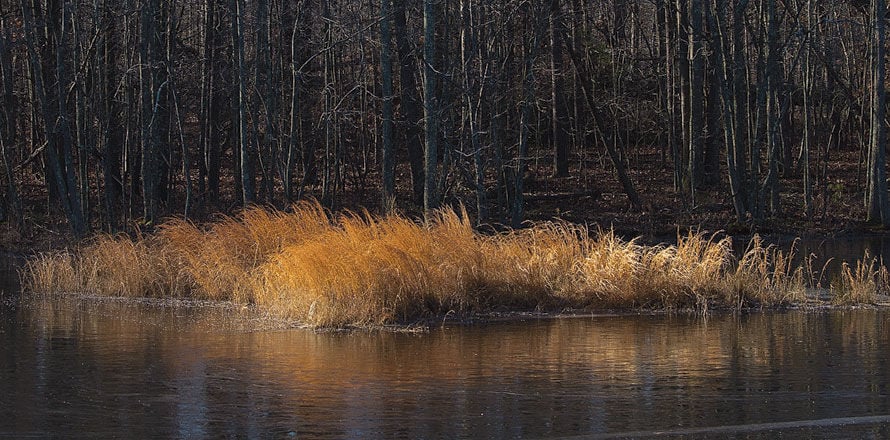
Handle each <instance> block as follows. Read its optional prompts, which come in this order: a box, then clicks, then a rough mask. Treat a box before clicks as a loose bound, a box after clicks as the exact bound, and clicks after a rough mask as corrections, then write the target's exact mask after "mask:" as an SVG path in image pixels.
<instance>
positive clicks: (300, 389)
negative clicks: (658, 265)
mask: <svg viewBox="0 0 890 440" xmlns="http://www.w3.org/2000/svg"><path fill="white" fill-rule="evenodd" d="M0 275H2V278H0V279H2V280H3V282H2V283H0V290H3V291H5V292H6V293H4V294H3V295H4V296H3V300H2V301H0V303H2V305H0V438H6V437H14V438H22V437H34V438H45V437H65V438H68V437H72V436H73V437H89V438H97V437H98V438H109V437H122V438H130V437H135V438H170V437H173V438H220V437H235V438H412V439H413V438H461V437H464V438H519V437H522V438H550V437H572V436H589V437H592V438H602V437H606V438H607V437H608V435H610V434H615V435H617V436H619V437H621V436H627V435H630V436H639V437H652V436H656V435H659V436H663V437H669V438H686V437H694V438H727V437H730V438H775V437H777V436H782V437H785V438H812V437H831V438H837V437H841V438H887V437H890V417H888V415H890V399H888V392H890V389H888V388H890V351H888V350H887V349H886V345H887V342H888V340H890V311H877V310H847V311H840V310H837V311H821V312H787V313H757V314H750V315H742V316H719V315H718V316H711V317H709V318H707V319H703V318H700V317H699V318H696V317H684V316H619V317H588V318H575V319H553V320H531V321H525V322H512V323H495V324H487V325H474V326H464V327H448V328H444V329H434V330H432V331H430V332H429V333H419V334H412V333H389V332H370V333H369V332H328V333H316V332H312V331H308V330H300V329H292V330H263V329H262V325H263V321H258V320H256V318H257V317H256V316H252V315H251V314H250V313H249V312H244V311H240V310H236V309H233V308H226V307H209V308H207V307H204V308H199V307H177V308H170V307H162V306H158V305H154V304H151V303H144V302H143V303H133V302H124V301H118V300H80V299H58V298H55V299H52V298H36V299H28V300H24V301H20V300H19V299H18V297H17V296H14V295H11V294H10V293H9V292H14V289H15V285H14V278H13V277H11V272H10V271H9V268H8V267H6V266H0Z"/></svg>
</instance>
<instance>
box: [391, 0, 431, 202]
mask: <svg viewBox="0 0 890 440" xmlns="http://www.w3.org/2000/svg"><path fill="white" fill-rule="evenodd" d="M393 12H394V16H393V25H394V30H395V34H396V35H395V37H396V47H397V48H398V51H399V83H400V86H401V90H400V94H401V100H400V104H399V106H400V108H401V111H400V113H401V115H402V118H403V124H404V126H405V146H406V147H407V150H408V163H409V164H410V165H411V182H412V188H413V189H414V199H415V202H417V204H422V203H423V199H424V185H425V179H424V154H423V151H424V147H423V144H422V142H423V140H422V139H421V130H420V118H421V108H420V104H419V101H420V100H419V98H418V96H417V79H416V77H415V73H416V70H417V62H416V54H415V50H414V48H413V47H412V44H411V42H410V40H409V34H408V25H407V17H406V14H407V10H406V9H405V0H393Z"/></svg>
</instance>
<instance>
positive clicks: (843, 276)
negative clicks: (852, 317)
mask: <svg viewBox="0 0 890 440" xmlns="http://www.w3.org/2000/svg"><path fill="white" fill-rule="evenodd" d="M831 292H832V294H833V297H832V299H833V300H834V302H836V303H838V304H874V303H876V302H877V300H878V295H887V294H888V293H890V273H888V272H887V267H885V266H884V262H883V260H880V259H878V258H875V257H871V256H869V254H868V252H866V253H865V255H864V256H863V257H862V259H861V260H859V261H857V262H856V263H855V264H854V265H852V266H851V265H850V264H849V263H847V262H846V261H844V262H843V263H842V264H841V273H840V275H839V276H838V277H836V278H835V279H834V280H832V282H831Z"/></svg>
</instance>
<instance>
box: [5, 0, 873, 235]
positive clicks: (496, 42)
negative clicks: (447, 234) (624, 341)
mask: <svg viewBox="0 0 890 440" xmlns="http://www.w3.org/2000/svg"><path fill="white" fill-rule="evenodd" d="M884 3H885V2H884V0H870V1H865V0H850V1H839V2H826V1H815V0H736V1H728V0H638V1H634V0H540V1H534V0H484V1H483V0H455V1H444V0H423V1H414V2H411V1H407V0H369V1H344V0H293V1H290V0H288V1H285V0H252V1H247V0H176V1H161V0H8V1H3V2H2V3H0V101H2V112H0V153H2V158H0V159H2V167H0V182H2V189H0V198H2V203H0V205H2V214H3V218H4V219H5V220H6V221H10V222H22V221H23V219H24V216H25V212H26V211H27V210H28V209H29V206H31V205H36V204H40V203H42V201H41V200H33V197H32V198H31V199H27V197H23V195H22V194H32V195H33V194H35V190H34V188H35V185H36V186H39V187H42V188H44V189H43V190H41V191H37V192H36V193H38V194H41V197H45V202H46V204H47V205H48V206H51V207H53V208H58V209H60V210H61V212H63V213H64V215H65V217H66V218H67V219H68V222H69V224H70V226H71V228H72V230H73V231H74V232H75V233H77V234H83V233H85V232H87V231H88V230H90V229H94V228H103V229H108V230H117V229H119V228H121V227H122V225H124V224H126V223H127V222H129V221H133V220H135V219H140V220H142V221H144V222H146V223H154V222H156V221H157V220H158V219H159V218H160V217H162V216H165V215H173V214H175V215H184V216H187V217H188V216H193V215H198V214H206V213H210V212H215V211H228V210H230V209H232V208H233V207H236V206H242V205H245V204H251V203H262V204H270V205H276V206H286V205H287V204H288V203H290V202H292V201H295V200H297V199H300V198H304V197H307V196H312V197H315V198H317V199H319V200H320V201H321V202H322V203H324V204H326V205H330V206H334V205H336V204H337V203H342V202H341V201H342V198H343V195H344V194H346V193H348V192H352V193H356V194H364V195H366V196H367V197H368V198H367V199H365V200H364V201H363V203H364V204H366V205H373V206H379V207H380V208H381V209H383V210H388V209H393V208H395V207H397V206H400V205H401V206H405V205H410V206H415V207H418V209H423V210H430V209H434V208H435V207H437V206H439V205H440V204H441V203H443V202H446V201H455V200H456V201H461V202H463V203H465V204H466V205H467V206H468V207H470V208H471V210H473V211H474V212H475V214H476V216H477V217H478V218H479V221H502V222H506V223H512V224H519V223H520V222H521V221H522V220H523V218H524V215H525V214H524V212H523V210H524V206H525V200H524V197H525V194H526V192H527V190H526V187H525V186H524V185H525V184H526V176H527V170H528V167H529V164H530V162H531V161H533V160H534V161H536V162H540V161H542V160H545V161H548V162H549V163H551V164H552V166H551V169H552V176H553V177H552V178H553V179H559V178H563V177H566V176H570V175H572V174H579V173H585V172H588V169H589V168H591V167H608V169H609V170H610V172H611V175H612V176H614V179H615V180H616V181H617V182H619V183H620V187H621V188H622V189H623V191H624V193H625V194H626V197H627V202H628V206H629V207H630V208H631V209H642V207H643V206H644V205H645V203H644V200H643V197H644V196H643V195H641V191H640V190H639V189H638V186H639V183H638V182H635V181H634V179H633V174H632V173H631V171H632V170H631V167H632V166H633V164H632V161H631V160H630V158H631V157H633V156H634V155H635V154H636V152H637V151H639V150H641V149H646V148H648V149H654V150H656V151H658V152H660V154H661V157H662V161H661V163H660V164H658V166H659V167H662V168H663V169H664V170H665V171H666V172H669V173H671V174H672V176H673V182H674V184H673V190H674V191H676V192H677V193H679V194H682V196H683V200H684V203H686V204H687V205H688V206H695V205H696V203H698V201H699V198H700V194H701V192H702V191H704V190H705V189H710V188H718V189H719V191H721V193H722V194H724V195H725V197H726V198H727V199H728V200H731V202H732V206H733V209H734V212H735V215H736V217H737V219H738V221H739V222H756V221H760V220H763V219H766V218H770V217H774V216H779V215H782V212H783V211H782V210H783V206H782V203H783V202H782V200H783V199H782V197H781V195H782V194H783V192H785V191H786V189H785V188H782V183H783V181H784V180H783V179H784V178H786V177H789V176H792V175H793V176H799V177H801V179H800V181H801V182H802V185H803V188H802V189H800V193H802V194H803V198H804V200H803V201H802V206H803V207H804V208H803V209H805V211H806V213H808V214H809V215H812V214H813V213H814V210H815V209H816V204H815V203H814V199H815V197H816V195H817V194H822V195H823V197H825V193H826V192H827V191H828V190H827V189H826V186H827V185H828V182H829V178H828V177H827V170H828V169H829V165H830V164H831V163H832V161H833V160H835V159H834V155H833V153H834V152H836V151H840V150H842V149H858V151H860V157H861V161H860V166H861V167H862V169H863V170H864V175H865V178H864V179H863V181H862V182H863V184H862V191H861V194H863V203H865V204H866V206H867V208H868V209H867V210H866V212H867V213H868V219H869V220H871V221H874V222H877V223H882V224H884V225H885V226H886V225H890V205H888V200H887V183H886V172H885V169H886V156H885V149H886V142H887V141H886V114H885V110H884V108H885V106H886V96H885V91H884V88H885V87H884V83H885V76H886V75H885V58H886V54H885V30H884V29H885V23H884V22H885V19H886V16H887V13H886V5H885V4H884ZM591 151H603V152H604V156H603V157H605V158H607V160H606V161H590V160H587V159H586V158H588V157H589V156H590V152H591ZM656 171H657V170H656ZM409 182H410V184H409ZM795 182H797V180H795ZM397 183H404V184H403V185H399V184H397ZM578 190H579V191H581V190H583V188H578ZM25 199H27V200H25Z"/></svg>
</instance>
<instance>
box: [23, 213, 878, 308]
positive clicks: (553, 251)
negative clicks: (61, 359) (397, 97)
mask: <svg viewBox="0 0 890 440" xmlns="http://www.w3.org/2000/svg"><path fill="white" fill-rule="evenodd" d="M793 260H794V252H793V249H792V251H791V252H787V253H783V252H781V251H780V250H778V249H777V248H775V247H771V246H764V245H763V243H762V241H761V240H760V239H759V238H758V237H755V239H754V240H752V242H751V243H750V245H749V248H748V251H747V252H746V253H745V254H743V255H742V256H741V258H738V259H737V258H735V257H734V256H733V252H732V242H731V240H730V239H729V238H718V237H716V236H711V237H708V236H704V235H702V234H692V233H691V234H688V235H686V236H681V237H678V242H677V244H676V245H673V246H668V245H660V246H644V245H641V244H639V243H637V241H636V240H631V241H625V240H622V239H620V238H619V237H617V236H616V235H615V234H614V232H612V231H602V230H598V231H596V232H594V233H591V232H590V231H588V229H587V228H586V227H584V226H579V225H574V224H570V223H566V222H547V223H540V224H535V225H533V226H531V227H529V228H526V229H522V230H515V231H508V232H505V233H501V234H497V235H492V236H486V235H482V234H479V233H477V232H476V231H474V230H473V228H472V224H471V222H470V221H469V218H468V215H467V213H466V212H465V211H463V210H461V211H453V210H442V211H440V212H438V213H437V214H436V215H435V216H433V218H432V219H430V220H428V221H427V222H426V223H419V222H416V221H412V220H410V219H406V218H404V217H399V216H387V217H379V216H373V215H370V214H368V213H367V212H365V213H362V214H355V213H348V212H347V213H344V214H341V215H339V216H334V215H332V214H331V213H329V212H327V211H326V210H324V209H323V208H322V207H321V206H320V205H319V204H317V203H310V202H304V203H299V204H297V205H294V206H293V207H292V209H291V210H289V211H288V212H283V211H268V210H265V209H262V208H250V209H247V210H245V211H244V212H242V213H241V214H239V215H237V216H235V217H221V218H220V219H218V220H217V221H215V222H212V223H210V224H207V225H195V224H192V223H189V222H186V221H183V220H170V221H168V222H166V223H164V224H163V225H162V226H161V227H160V229H159V231H158V233H157V234H155V235H153V236H148V237H143V236H137V237H136V238H135V239H131V238H129V237H127V236H98V237H96V238H94V239H93V240H92V241H89V242H87V243H85V244H84V245H82V246H80V247H79V248H77V249H76V250H73V251H62V252H57V253H52V254H44V255H41V256H38V257H37V258H35V259H32V260H31V261H30V262H29V263H28V264H27V266H26V267H25V269H24V279H25V286H26V289H28V290H30V291H33V292H59V291H73V292H90V293H95V294H101V295H124V296H176V297H181V296H188V297H196V298H205V299H214V300H228V301H236V302H242V303H253V304H256V305H258V306H260V307H262V308H264V309H266V310H269V311H270V312H273V313H275V314H276V315H278V316H282V317H286V318H289V319H294V320H297V321H300V322H303V323H306V324H310V325H315V326H345V325H368V324H388V323H407V322H411V321H414V320H417V319H423V318H429V317H435V316H442V315H445V314H448V313H451V312H457V313H466V312H488V311H498V310H518V309H522V310H528V309H540V310H564V309H578V310H594V309H612V308H658V309H661V308H673V309H677V308H688V309H695V310H698V311H705V310H708V309H710V308H731V309H738V308H742V307H750V306H758V305H767V306H769V305H777V304H789V303H794V302H800V301H803V300H804V299H805V292H806V290H805V288H806V285H807V282H806V280H805V277H804V271H803V269H802V268H801V267H800V266H798V265H795V264H793V263H792V261H793ZM857 264H858V265H857V266H856V267H855V268H850V267H849V266H844V268H845V269H844V271H843V273H842V276H841V278H839V281H837V282H836V283H834V284H833V285H832V288H833V289H834V290H835V291H837V292H839V293H838V295H837V297H838V298H839V300H842V302H873V301H874V295H876V294H877V293H880V292H884V291H886V290H887V286H888V281H887V280H888V276H887V271H886V269H885V268H884V267H883V265H882V264H880V262H876V261H875V260H873V259H872V260H871V261H870V262H868V263H862V262H860V263H857Z"/></svg>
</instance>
